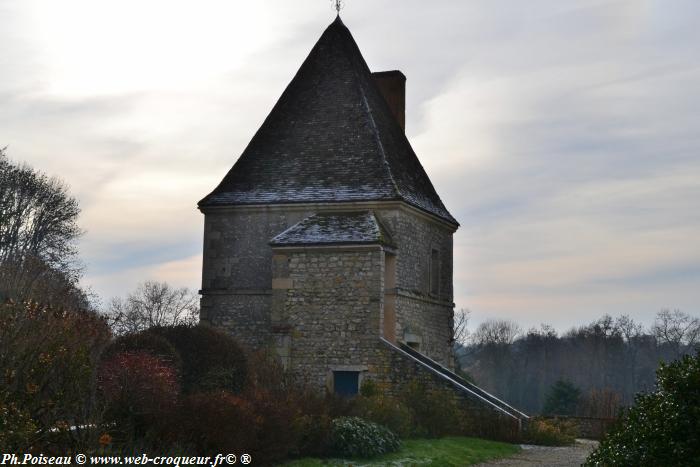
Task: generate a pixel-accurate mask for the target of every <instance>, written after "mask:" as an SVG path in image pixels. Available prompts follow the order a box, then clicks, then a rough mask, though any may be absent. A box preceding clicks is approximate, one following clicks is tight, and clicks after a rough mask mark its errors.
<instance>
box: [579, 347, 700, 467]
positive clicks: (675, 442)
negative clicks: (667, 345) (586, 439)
mask: <svg viewBox="0 0 700 467" xmlns="http://www.w3.org/2000/svg"><path fill="white" fill-rule="evenodd" d="M656 378H657V381H656V390H655V391H654V392H652V393H649V394H640V395H638V396H637V397H636V398H635V404H634V406H633V407H631V408H630V409H629V410H628V411H627V413H625V414H624V415H623V417H622V419H621V420H620V421H619V422H618V423H617V424H616V425H615V426H614V427H613V429H612V430H611V431H610V432H609V433H608V435H607V436H606V437H605V438H604V439H603V440H602V441H601V443H600V446H599V447H598V449H597V450H596V451H594V452H593V453H592V454H591V455H590V457H589V458H588V460H587V463H588V464H589V465H609V466H616V465H625V466H627V465H638V466H654V465H674V466H686V465H687V466H691V465H699V464H700V352H699V353H698V354H697V355H696V356H694V357H691V356H688V355H686V356H684V357H683V358H682V359H681V360H677V361H675V362H672V363H669V364H661V366H660V367H659V369H658V370H657V372H656Z"/></svg>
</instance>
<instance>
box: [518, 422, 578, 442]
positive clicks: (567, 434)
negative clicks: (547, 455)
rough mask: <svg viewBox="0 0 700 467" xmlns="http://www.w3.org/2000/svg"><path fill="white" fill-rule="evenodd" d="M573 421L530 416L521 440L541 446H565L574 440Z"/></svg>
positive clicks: (574, 426) (575, 434) (575, 431)
mask: <svg viewBox="0 0 700 467" xmlns="http://www.w3.org/2000/svg"><path fill="white" fill-rule="evenodd" d="M576 436H577V428H576V425H575V424H574V422H572V421H569V420H564V419H544V418H531V419H530V420H529V422H528V424H527V426H526V428H525V430H524V432H523V441H524V442H525V443H529V444H538V445H542V446H567V445H571V444H574V443H575V442H576Z"/></svg>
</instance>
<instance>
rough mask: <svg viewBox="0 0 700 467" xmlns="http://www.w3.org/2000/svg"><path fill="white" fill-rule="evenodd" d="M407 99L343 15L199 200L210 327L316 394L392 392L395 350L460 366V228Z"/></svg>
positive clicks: (395, 76)
mask: <svg viewBox="0 0 700 467" xmlns="http://www.w3.org/2000/svg"><path fill="white" fill-rule="evenodd" d="M404 94H405V77H404V76H403V74H402V73H401V72H399V71H390V72H380V73H372V72H371V71H370V70H369V68H368V67H367V64H366V63H365V61H364V59H363V57H362V54H361V53H360V50H359V49H358V47H357V44H356V43H355V41H354V39H353V37H352V35H351V34H350V32H349V31H348V29H347V28H346V27H345V25H344V24H343V22H342V21H341V20H340V18H339V17H338V18H337V19H336V20H335V21H334V22H333V23H332V24H331V25H330V26H328V28H327V29H326V30H325V32H324V33H323V35H322V36H321V38H320V39H319V40H318V42H317V43H316V45H315V46H314V47H313V49H312V50H311V53H310V54H309V56H308V57H307V58H306V60H305V61H304V63H303V64H302V66H301V68H300V69H299V71H298V72H297V74H296V76H295V77H294V79H293V80H292V81H291V83H290V84H289V85H288V86H287V88H286V89H285V91H284V93H283V94H282V96H281V97H280V99H279V100H278V102H277V104H276V105H275V106H274V108H273V109H272V111H271V112H270V114H269V115H268V117H267V118H266V119H265V121H264V123H263V124H262V126H261V127H260V129H259V130H258V131H257V133H256V134H255V136H254V137H253V139H252V140H251V141H250V143H249V144H248V146H247V147H246V149H245V150H244V151H243V154H242V155H241V156H240V158H239V159H238V160H237V161H236V163H235V164H234V166H233V168H232V169H231V170H230V171H229V172H228V174H226V176H225V177H224V179H223V180H222V181H221V183H220V184H219V185H218V186H217V187H216V188H215V189H214V191H212V192H211V193H210V194H209V195H207V196H206V197H205V198H204V199H202V200H201V201H200V202H199V209H200V210H201V211H202V213H204V216H205V221H204V225H205V228H204V265H203V275H202V291H201V293H202V302H201V310H202V311H201V319H202V321H205V322H209V323H211V324H212V325H214V326H218V327H221V328H224V329H226V330H227V331H228V332H230V333H231V334H233V335H234V336H235V337H236V338H237V339H238V340H239V341H241V342H242V343H244V344H247V345H248V346H250V347H253V348H260V347H270V348H274V349H275V350H276V352H277V353H278V355H279V357H280V359H281V361H282V362H283V363H284V365H286V366H287V367H288V368H289V369H291V370H292V371H294V372H296V373H298V374H300V375H302V376H304V377H305V378H307V379H308V380H309V381H310V382H311V383H314V384H317V385H318V387H319V388H327V389H329V390H332V391H336V392H339V393H346V394H347V393H350V394H351V393H353V392H356V391H357V389H358V387H359V385H360V384H361V382H362V380H363V379H364V378H370V379H374V380H376V381H377V382H378V383H380V384H382V385H383V386H384V387H386V388H387V390H389V391H392V390H395V386H396V385H397V384H399V382H400V380H401V379H402V378H403V376H402V375H403V373H402V371H403V370H401V368H402V367H401V364H400V362H399V363H397V358H398V359H401V358H406V355H408V353H406V352H404V351H403V350H402V351H400V350H399V347H403V348H404V349H405V350H406V351H407V352H409V353H410V352H415V353H416V355H417V357H419V359H420V358H422V357H421V356H425V357H428V358H429V359H430V361H433V362H436V363H438V364H441V365H442V366H443V367H447V368H448V369H449V368H451V367H452V317H453V307H454V304H453V303H452V300H453V295H452V293H453V292H452V235H453V233H454V232H455V231H456V229H457V227H458V223H457V221H456V220H455V219H454V218H453V217H452V216H451V215H450V213H449V212H448V211H447V209H446V208H445V206H444V205H443V203H442V201H440V198H439V196H438V195H437V193H436V191H435V189H434V188H433V185H432V183H431V182H430V180H429V178H428V176H427V174H426V173H425V170H424V169H423V167H422V166H421V164H420V161H419V160H418V158H417V157H416V154H415V153H414V151H413V149H412V148H411V145H410V143H409V142H408V140H407V138H406V136H405V134H404V106H405V99H404ZM404 354H405V355H404ZM416 361H417V360H416ZM413 363H415V362H413Z"/></svg>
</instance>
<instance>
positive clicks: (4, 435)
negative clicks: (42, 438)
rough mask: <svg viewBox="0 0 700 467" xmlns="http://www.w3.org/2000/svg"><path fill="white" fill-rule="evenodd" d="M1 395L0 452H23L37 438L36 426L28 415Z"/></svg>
mask: <svg viewBox="0 0 700 467" xmlns="http://www.w3.org/2000/svg"><path fill="white" fill-rule="evenodd" d="M4 399H6V396H5V397H3V396H2V395H0V452H3V453H9V452H21V451H23V450H25V449H26V448H27V447H28V446H31V444H32V442H33V440H34V438H35V437H36V425H35V424H34V422H33V421H32V419H31V417H30V416H29V414H28V413H26V412H24V411H22V410H21V409H19V408H17V406H16V405H15V404H14V403H12V402H6V401H5V400H4Z"/></svg>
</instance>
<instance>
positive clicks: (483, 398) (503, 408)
mask: <svg viewBox="0 0 700 467" xmlns="http://www.w3.org/2000/svg"><path fill="white" fill-rule="evenodd" d="M380 339H381V340H382V342H384V344H385V345H387V346H389V347H390V348H392V350H394V351H396V352H400V353H402V354H403V355H404V356H405V357H408V358H410V359H411V360H413V361H414V362H416V363H418V364H419V365H421V366H422V367H423V368H425V369H427V370H428V371H430V372H432V373H434V374H436V375H437V376H439V377H440V378H442V379H444V380H445V381H447V382H448V383H449V384H451V385H452V386H453V387H454V388H455V389H457V390H458V391H460V392H462V393H464V394H465V395H467V396H468V397H469V398H471V399H473V400H476V401H478V402H481V403H482V404H484V405H486V406H487V407H489V408H491V409H493V410H495V411H497V412H499V413H501V414H503V415H506V416H508V417H511V418H514V419H516V420H518V423H519V424H520V425H522V423H523V422H526V421H527V420H528V419H529V418H530V417H528V416H527V415H526V414H524V413H523V412H521V411H519V410H518V409H516V408H514V407H512V406H510V405H509V404H507V403H506V402H504V401H502V400H500V399H499V398H497V397H496V396H494V395H493V394H489V393H488V392H486V391H484V390H483V389H481V388H480V387H479V386H477V385H475V384H473V383H470V382H469V381H467V380H466V379H464V378H462V377H461V376H459V375H458V374H456V373H455V372H453V371H451V370H449V369H448V368H445V367H444V366H442V365H441V364H439V363H438V362H436V361H435V360H432V359H431V358H429V357H427V356H425V355H423V354H422V353H420V352H418V351H417V350H415V349H413V348H411V347H409V346H407V345H406V344H403V343H398V344H393V343H391V342H389V341H388V340H386V339H384V338H380Z"/></svg>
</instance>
